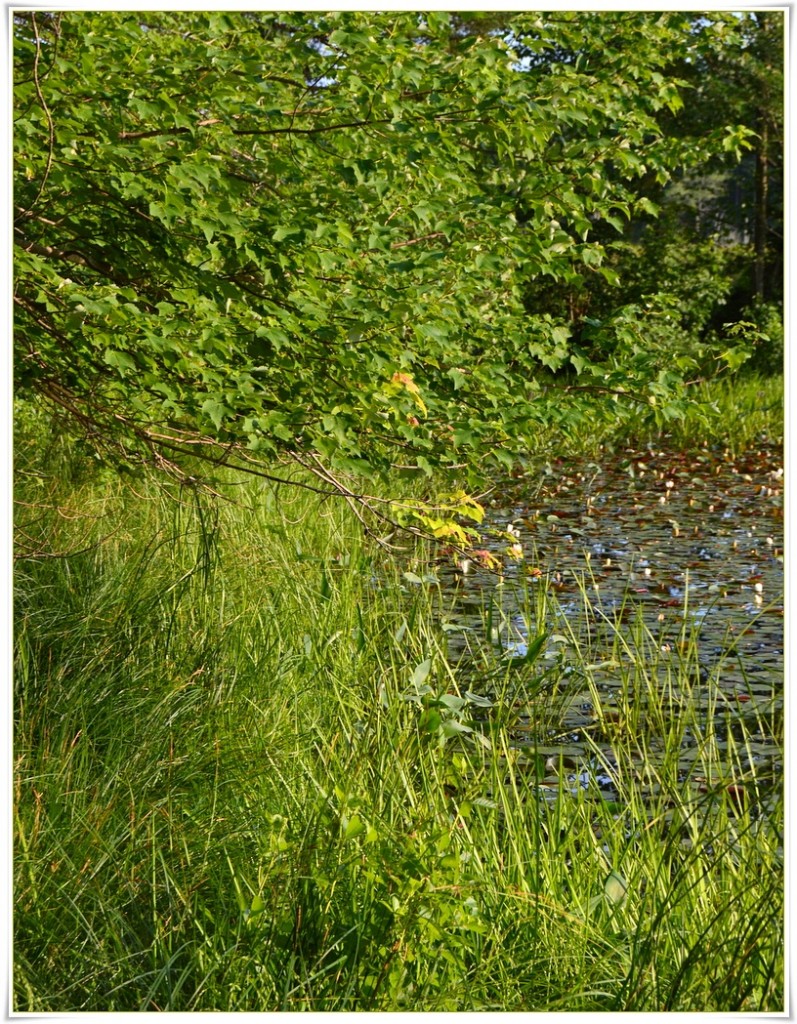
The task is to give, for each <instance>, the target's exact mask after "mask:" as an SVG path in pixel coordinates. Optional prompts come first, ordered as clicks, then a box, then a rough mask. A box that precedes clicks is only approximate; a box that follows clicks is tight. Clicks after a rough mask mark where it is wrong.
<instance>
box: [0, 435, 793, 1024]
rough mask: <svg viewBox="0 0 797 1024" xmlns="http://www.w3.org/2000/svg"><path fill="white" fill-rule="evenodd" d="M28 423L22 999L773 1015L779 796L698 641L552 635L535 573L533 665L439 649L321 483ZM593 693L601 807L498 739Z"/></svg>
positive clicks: (19, 750) (592, 747)
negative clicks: (104, 462) (65, 436)
mask: <svg viewBox="0 0 797 1024" xmlns="http://www.w3.org/2000/svg"><path fill="white" fill-rule="evenodd" d="M36 440H37V438H35V437H34V438H31V439H30V445H29V446H28V445H27V444H26V442H25V438H24V436H23V437H21V438H20V439H19V444H20V454H19V455H18V463H17V469H18V476H17V479H18V481H19V486H18V489H17V498H18V500H19V501H20V502H21V504H20V505H19V521H18V524H17V528H18V531H19V532H18V538H19V540H18V548H17V550H18V553H19V554H21V555H22V557H20V558H19V560H18V577H17V584H16V637H15V640H16V660H15V723H14V730H15V738H14V761H15V904H16V910H15V917H14V935H15V949H14V979H15V994H14V1006H15V1009H16V1010H17V1011H23V1012H38V1013H42V1012H56V1011H68V1010H75V1011H79V1010H83V1011H94V1012H98V1011H110V1010H115V1011H120V1010H126V1011H136V1010H171V1011H178V1010H179V1011H200V1010H205V1011H209V1010H216V1011H221V1010H225V1011H242V1010H248V1011H257V1010H268V1011H275V1010H299V1009H310V1010H358V1011H363V1010H383V1011H384V1010H415V1011H418V1010H423V1011H433V1010H458V1011H464V1010H506V1011H517V1010H637V1011H650V1010H682V1011H708V1010H716V1011H719V1010H723V1011H732V1010H746V1011H765V1010H778V1009H781V1008H782V1005H783V959H782V957H783V953H782V935H783V918H782V906H783V904H782V895H783V880H782V858H783V851H782V824H783V821H782V819H783V810H782V798H781V790H780V783H779V780H777V779H772V778H764V777H758V776H757V774H756V762H755V759H754V758H751V757H749V756H747V754H748V752H749V747H750V744H751V743H752V742H753V739H752V737H753V736H754V735H755V734H756V733H758V732H760V731H761V730H762V728H764V727H766V729H768V730H769V731H770V732H774V733H775V734H776V735H777V738H778V739H779V740H782V725H781V724H780V719H779V716H778V715H777V714H776V713H775V712H774V711H771V710H770V711H769V712H767V711H761V712H756V715H757V716H758V717H756V715H752V716H747V717H744V718H740V719H738V720H735V721H734V723H733V728H731V727H730V723H729V724H728V728H727V730H726V731H725V735H727V736H730V737H731V739H730V740H727V739H723V740H720V739H719V738H718V733H717V723H718V722H721V720H722V707H723V705H722V703H721V701H722V698H721V695H720V693H719V691H718V690H717V689H716V688H714V689H713V690H712V689H711V687H709V688H708V691H706V688H705V686H703V687H702V689H701V683H700V681H699V674H698V673H697V672H696V671H695V667H696V665H697V643H698V637H697V636H696V635H695V634H694V633H692V632H689V631H686V629H685V631H684V634H683V637H682V644H681V647H680V649H679V651H678V652H677V657H672V656H670V657H668V658H665V656H664V654H663V653H662V651H661V644H660V642H659V638H657V637H655V636H653V635H652V634H651V633H650V631H649V630H648V629H647V628H646V627H645V626H644V624H643V623H642V622H641V621H640V620H633V619H632V620H630V621H628V622H616V621H614V620H609V619H606V618H604V619H601V618H600V617H599V616H598V618H597V620H596V622H595V625H594V627H593V628H592V631H591V632H590V633H589V634H582V633H579V632H577V631H575V630H574V631H572V632H570V633H569V634H566V635H564V636H563V638H562V639H561V640H559V641H557V642H552V641H551V639H550V636H551V631H552V628H553V627H552V621H554V619H555V615H554V612H555V609H556V599H555V597H554V596H553V595H552V594H551V593H549V592H548V591H547V590H545V589H544V588H540V587H539V586H538V587H536V588H535V591H534V592H533V593H530V592H528V593H527V594H526V596H525V598H524V599H523V601H522V602H521V604H522V606H523V607H524V608H525V612H524V614H525V615H526V616H527V618H528V623H529V627H530V635H531V636H538V635H539V636H543V637H545V638H546V639H545V640H544V642H542V643H541V644H540V645H539V648H538V649H537V650H536V651H533V652H532V654H533V656H531V657H528V658H527V659H525V660H524V659H519V660H518V659H507V658H506V657H505V656H504V653H503V652H502V651H501V649H500V647H498V646H496V645H495V644H494V643H492V642H491V628H492V624H488V625H489V626H490V628H486V629H485V631H484V633H483V634H481V635H473V636H471V637H470V639H469V643H470V649H469V651H468V657H467V659H462V658H460V657H459V656H456V657H455V656H452V654H451V646H450V643H449V640H450V636H451V632H452V629H451V627H450V625H449V626H448V628H444V627H445V626H446V614H445V613H446V608H447V601H448V597H447V595H446V594H445V593H444V592H443V591H442V590H441V588H440V586H439V585H438V584H436V583H435V582H434V577H433V575H432V574H430V575H429V578H428V580H427V582H425V583H421V584H420V585H418V584H413V583H409V582H408V581H407V580H406V578H405V577H404V576H403V570H404V569H406V568H407V565H409V564H410V562H408V561H405V563H404V564H401V563H396V562H395V561H391V560H389V559H387V558H386V557H384V556H382V555H381V554H380V553H379V552H378V551H376V550H375V549H373V548H372V547H369V546H368V545H367V544H366V543H365V541H364V540H363V538H362V536H361V534H360V533H359V532H358V531H357V529H356V528H355V526H356V524H354V523H353V522H352V521H351V520H350V519H347V517H346V515H345V513H344V512H343V510H341V509H339V508H338V507H336V506H330V505H323V504H322V505H319V504H318V502H317V501H315V500H312V499H309V498H306V497H304V496H302V495H300V494H297V493H295V492H290V491H286V490H282V491H279V492H275V491H273V490H270V489H268V488H263V487H259V486H257V485H246V486H245V487H238V488H231V489H230V493H231V494H232V496H233V497H234V498H235V502H236V503H234V504H233V503H218V502H217V503H215V504H213V503H209V502H205V501H204V500H200V499H199V498H198V497H197V496H196V495H195V494H194V493H193V492H188V491H185V490H183V491H180V490H179V489H169V488H166V487H164V486H162V485H159V484H158V483H157V482H156V481H154V480H153V479H151V478H148V477H147V476H142V477H140V478H136V479H131V480H130V481H129V482H125V481H124V480H123V479H120V478H119V477H117V476H116V475H112V474H105V473H104V472H103V471H101V470H100V471H97V472H94V473H88V472H86V471H85V469H84V466H85V461H84V460H83V458H82V456H80V455H79V453H78V454H75V453H74V452H71V451H70V450H69V449H68V448H66V447H65V446H60V445H58V444H57V443H54V447H53V449H52V450H50V451H47V450H46V448H45V447H44V446H42V445H41V444H39V445H37V444H35V443H34V442H35V441H36ZM68 552H72V553H71V554H67V553H68ZM51 554H58V555H61V556H62V557H47V556H49V555H51ZM410 557H412V558H414V559H416V561H413V562H412V563H411V566H412V568H413V569H414V570H416V571H417V573H418V574H420V575H421V576H422V575H423V573H424V569H423V566H425V565H427V564H428V563H427V562H426V561H425V557H426V556H425V554H424V552H423V551H420V550H419V551H416V552H414V553H413V554H412V556H410V555H408V556H407V558H408V559H409V558H410ZM583 599H584V602H585V603H587V602H589V594H588V590H587V589H586V588H585V591H584V596H583ZM485 614H486V610H485ZM498 614H499V613H498V611H497V610H495V609H493V610H491V611H490V615H491V616H493V617H498ZM556 621H557V622H558V623H559V625H556V627H555V628H556V629H558V630H560V631H561V628H562V627H561V620H560V619H556ZM732 656H733V655H732V652H730V653H729V654H728V657H732ZM606 663H609V664H611V665H613V666H616V670H613V671H616V676H615V678H614V679H613V682H612V692H611V711H612V715H611V716H609V714H608V710H604V709H605V708H606V707H607V705H606V694H605V692H604V691H603V690H602V688H601V678H602V676H601V674H600V672H598V671H597V670H596V669H595V667H594V666H595V665H596V664H603V665H605V664H606ZM707 692H708V696H707ZM581 693H586V694H587V695H588V696H590V698H591V703H592V705H593V707H594V708H595V709H596V720H595V723H594V725H593V726H592V727H591V729H587V730H585V736H586V737H587V739H586V744H587V753H588V758H589V761H590V764H591V765H593V767H594V766H595V765H598V766H600V765H602V766H603V769H604V770H605V771H606V772H607V773H609V774H610V775H611V778H612V782H613V786H614V788H615V790H616V798H615V799H612V800H607V799H603V798H600V797H598V796H596V793H595V791H594V787H591V786H586V787H585V786H583V785H581V784H580V783H579V781H578V778H579V774H578V773H579V771H580V767H579V766H578V765H576V766H573V765H567V764H565V762H564V761H563V760H560V761H559V763H557V764H556V765H555V766H553V768H552V767H551V766H550V765H548V764H547V763H546V760H547V759H546V757H544V756H541V755H538V754H537V753H536V752H535V747H534V743H528V742H526V743H519V742H518V724H519V722H521V719H522V721H523V722H526V723H529V722H530V723H531V724H532V726H534V727H535V728H538V729H540V730H543V731H544V730H556V729H560V730H561V729H562V728H563V726H562V722H563V721H564V717H565V716H566V713H567V709H568V707H570V705H571V704H572V701H573V700H574V699H576V698H577V696H578V695H579V694H581ZM767 716H768V717H767ZM532 732H533V730H532ZM687 740H688V742H689V743H690V744H691V746H690V748H689V750H690V755H691V759H690V760H689V762H688V764H687V765H686V767H685V762H684V760H683V756H682V755H683V750H684V743H685V742H686V741H687ZM552 772H553V775H554V782H555V780H556V778H558V780H559V782H558V784H553V785H551V784H550V782H551V775H552ZM742 790H743V791H744V793H745V794H746V795H745V796H743V797H741V796H740V793H741V792H742Z"/></svg>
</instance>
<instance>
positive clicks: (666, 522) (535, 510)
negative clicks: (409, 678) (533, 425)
mask: <svg viewBox="0 0 797 1024" xmlns="http://www.w3.org/2000/svg"><path fill="white" fill-rule="evenodd" d="M487 520H488V521H487V522H485V524H484V525H485V531H484V538H483V542H482V543H483V551H482V553H481V555H478V554H477V555H476V557H474V558H473V559H471V560H469V563H464V564H463V563H462V562H460V564H459V565H458V566H454V567H452V566H449V565H441V566H440V568H439V572H438V575H439V577H440V579H441V582H442V583H443V585H444V589H445V592H446V597H447V600H448V602H449V605H448V610H447V612H446V614H445V624H446V628H447V630H448V631H449V637H450V655H451V656H452V658H454V659H455V660H457V661H458V662H459V665H460V669H461V670H464V671H465V673H466V677H468V664H469V663H471V665H472V674H471V676H470V678H472V680H473V686H472V689H473V691H475V692H476V693H477V694H482V695H483V696H489V693H485V690H486V689H488V684H487V683H486V682H485V680H484V679H480V675H479V673H480V663H479V658H478V653H477V651H478V648H479V645H480V644H482V645H483V644H484V642H485V641H486V642H488V643H489V642H490V641H493V642H494V643H496V644H500V645H501V647H502V648H503V651H504V657H505V658H506V659H517V663H518V665H521V664H522V663H523V658H524V656H527V655H529V654H530V653H531V654H535V651H534V650H532V651H531V652H530V650H529V648H530V645H533V644H534V641H535V638H536V637H537V636H538V635H541V634H545V640H544V641H542V642H541V646H540V649H539V652H538V653H537V654H536V655H535V663H534V666H533V668H534V672H535V673H536V675H537V677H538V678H539V677H540V676H541V675H543V674H544V673H545V671H546V668H547V667H548V666H551V667H553V666H557V673H556V674H554V673H551V675H552V676H553V677H554V678H558V680H559V683H558V684H557V685H558V687H559V689H560V690H561V688H562V683H563V681H566V680H567V678H568V674H569V673H571V674H572V678H571V679H570V681H569V683H568V685H567V687H566V699H564V700H560V701H559V702H558V703H556V704H555V707H556V708H557V711H556V713H554V712H553V710H552V711H551V714H549V715H548V716H546V715H542V716H541V715H540V707H539V705H540V702H541V701H543V702H545V703H546V705H547V706H549V707H550V708H551V709H553V707H554V702H553V701H551V700H550V691H549V690H546V688H545V685H542V687H541V690H540V696H539V699H538V700H537V701H536V702H535V699H534V697H533V695H532V697H531V698H528V697H527V698H525V699H526V704H527V706H526V707H524V706H523V701H522V700H519V701H518V702H517V703H518V708H517V714H516V715H515V718H514V724H513V728H512V736H513V742H514V743H515V745H516V747H517V748H518V750H520V751H523V750H525V751H527V752H529V754H530V752H531V751H533V752H534V757H535V758H536V759H538V760H537V763H538V764H539V763H540V762H539V758H543V759H544V762H545V765H546V770H545V778H544V779H543V785H544V786H547V787H548V790H549V792H550V793H551V794H554V793H555V792H556V791H557V789H558V788H559V787H561V785H563V784H565V785H567V786H569V787H571V788H578V787H581V788H584V789H589V790H590V792H591V793H593V794H594V795H595V797H596V798H600V799H612V798H613V797H614V796H616V794H615V792H614V785H613V780H612V772H611V765H612V763H613V744H614V741H616V740H617V735H616V734H617V731H618V730H619V729H621V728H622V725H621V723H618V722H617V715H618V709H619V708H621V707H625V708H626V710H627V707H628V695H629V687H632V688H633V687H634V686H636V688H637V691H639V692H638V694H637V695H636V696H635V697H634V699H635V700H637V701H642V702H644V699H645V697H644V693H642V692H641V691H642V690H643V689H644V687H643V686H642V684H641V683H640V678H639V670H638V663H639V661H640V651H639V649H637V650H635V651H632V649H631V646H632V641H629V640H626V641H624V642H625V643H626V645H627V649H626V652H625V653H623V651H622V643H621V644H620V654H619V656H618V637H621V636H622V637H626V638H627V637H631V636H634V637H636V638H637V643H638V640H639V637H640V635H642V634H644V636H645V637H646V638H647V643H648V645H649V655H648V658H647V661H648V662H649V664H650V666H651V667H650V675H651V677H652V679H653V685H654V686H658V687H661V688H667V699H668V700H669V701H670V702H671V706H672V702H675V703H676V704H678V703H679V702H680V705H681V706H683V703H684V702H685V701H687V700H688V701H689V704H690V713H691V714H692V715H693V716H694V725H695V727H694V729H690V728H686V729H685V730H684V735H683V738H682V743H681V747H682V749H681V752H680V759H681V761H682V764H683V774H684V778H690V779H691V780H692V781H693V782H694V784H695V786H696V787H697V788H700V785H701V782H702V781H703V780H702V779H701V775H700V772H699V771H696V770H695V758H696V757H698V756H703V754H704V751H705V738H706V735H707V734H708V733H709V732H710V734H711V742H712V743H713V745H714V749H715V751H716V757H717V758H718V761H719V762H722V759H723V752H725V753H727V755H728V758H731V756H732V757H733V759H734V761H735V768H734V774H737V775H738V774H740V773H741V774H744V773H745V772H748V771H749V772H754V774H755V778H756V785H757V786H758V787H759V788H760V785H761V784H762V783H763V782H765V781H766V780H769V782H770V783H771V784H774V783H776V782H778V781H779V779H780V776H781V774H782V756H783V755H782V715H783V466H782V453H781V450H780V448H779V447H778V446H776V445H774V444H770V443H768V442H767V441H766V440H763V441H762V442H761V443H760V444H759V445H757V446H756V447H755V448H754V449H752V450H749V451H747V452H745V453H744V454H743V455H741V456H738V457H733V456H732V455H731V454H730V453H729V452H728V451H726V450H723V449H721V448H711V447H709V446H705V447H702V448H699V449H698V450H696V451H692V452H683V451H675V450H668V449H666V448H658V447H645V448H639V449H634V448H628V449H626V450H624V451H621V452H615V453H613V454H611V455H607V456H606V457H605V458H602V459H600V460H577V459H571V460H565V459H562V460H558V461H556V462H552V463H550V464H548V465H547V466H545V467H544V471H543V473H542V476H541V477H540V473H539V472H537V473H535V474H529V475H526V476H519V477H517V478H515V479H514V480H512V481H511V482H510V483H509V484H508V485H506V486H503V487H501V488H500V490H498V491H497V493H496V494H494V495H493V496H492V499H491V505H490V512H489V514H488V516H487ZM495 530H498V531H509V533H510V534H511V536H510V538H506V537H502V538H499V537H498V536H496V535H495V534H494V533H493V532H491V531H495ZM512 545H516V546H517V547H516V549H515V553H516V554H520V553H521V552H522V557H519V558H512V557H507V549H508V547H509V546H512ZM487 552H490V553H491V554H493V555H495V556H497V557H500V558H501V560H502V567H501V569H500V571H499V572H496V571H495V570H494V569H493V570H490V569H489V568H487V567H486V566H485V565H484V564H481V563H483V562H484V561H487V560H488V557H487ZM543 583H547V584H548V590H549V592H552V593H553V594H554V595H555V600H554V601H547V600H542V592H543V591H544V589H545V588H544V586H542V584H543ZM535 591H537V592H539V593H540V596H541V600H539V601H537V600H536V599H535ZM640 627H641V628H640ZM488 632H489V633H490V636H487V635H486V633H488ZM690 641H691V643H690ZM629 644H630V645H631V646H628V645H629ZM585 650H588V651H589V654H590V658H589V660H590V662H591V664H590V665H589V666H588V667H589V672H588V673H587V675H588V677H589V678H588V679H587V677H586V676H585V674H584V672H583V668H584V661H583V658H582V657H581V655H579V656H578V657H576V653H575V652H576V651H580V652H581V654H583V652H584V651H585ZM684 651H688V657H689V659H690V664H689V666H688V668H686V669H685V668H684V664H683V657H684ZM571 659H572V662H573V664H572V666H571V665H569V664H568V662H569V660H571ZM634 661H636V663H637V670H636V675H635V676H634V673H633V671H632V670H631V668H629V666H632V664H633V663H634ZM576 666H579V667H578V668H576ZM685 671H687V672H688V673H690V674H691V678H692V685H690V687H689V689H688V693H686V692H685V690H684V687H683V679H684V672H685ZM679 681H680V682H679ZM632 696H633V695H632ZM624 702H625V703H624ZM535 703H536V707H535ZM613 722H614V726H613V725H612V723H613ZM651 744H652V748H655V737H653V738H652V740H651ZM740 744H741V746H742V747H743V751H742V754H741V755H740V754H739V745H740ZM699 752H700V753H699ZM562 765H565V766H567V767H568V772H567V774H566V775H565V776H563V775H562V774H561V769H562ZM726 768H728V771H729V772H730V770H731V768H730V766H729V765H726Z"/></svg>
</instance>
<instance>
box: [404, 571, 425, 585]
mask: <svg viewBox="0 0 797 1024" xmlns="http://www.w3.org/2000/svg"><path fill="white" fill-rule="evenodd" d="M402 575H403V578H404V579H405V580H406V581H407V582H408V583H415V584H417V585H420V584H421V583H423V580H422V579H421V577H420V576H416V575H415V573H414V572H405V573H403V574H402Z"/></svg>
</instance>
